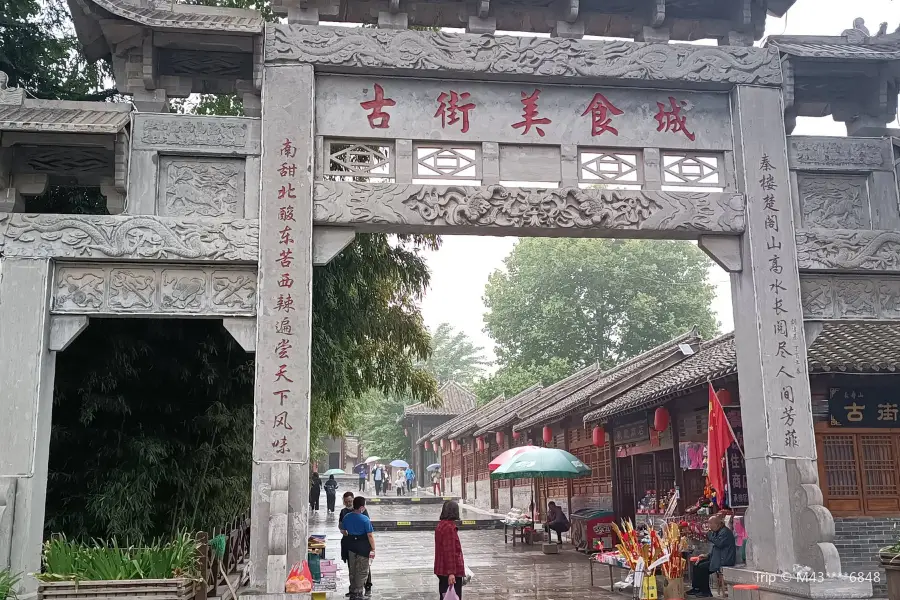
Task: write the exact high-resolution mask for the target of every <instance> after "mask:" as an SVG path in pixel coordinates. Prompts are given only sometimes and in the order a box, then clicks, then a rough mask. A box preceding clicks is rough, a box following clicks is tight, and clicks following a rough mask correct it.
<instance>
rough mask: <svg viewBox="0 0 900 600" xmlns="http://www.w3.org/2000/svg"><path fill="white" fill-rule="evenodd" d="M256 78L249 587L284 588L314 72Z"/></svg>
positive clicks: (302, 524)
mask: <svg viewBox="0 0 900 600" xmlns="http://www.w3.org/2000/svg"><path fill="white" fill-rule="evenodd" d="M264 77H265V85H264V87H263V96H262V111H263V132H262V159H261V165H262V172H261V175H260V178H261V182H262V183H261V196H260V203H259V205H260V220H259V246H260V248H259V251H260V253H259V292H258V298H259V300H258V305H257V344H256V384H255V389H254V423H253V490H252V497H251V502H252V508H251V515H252V517H251V518H252V521H251V557H250V561H251V570H250V587H251V589H252V590H253V591H256V592H267V593H284V584H285V580H286V578H287V572H288V569H289V568H290V566H291V565H292V564H293V563H295V562H298V561H301V560H303V559H305V558H306V545H307V543H306V541H307V536H308V533H307V531H308V523H307V518H308V512H309V503H308V494H309V419H310V415H309V410H310V407H309V402H310V343H311V335H312V333H311V331H312V306H311V304H312V269H313V266H312V265H313V261H312V175H313V156H314V150H313V149H314V137H313V135H314V132H313V114H314V113H313V97H314V92H313V89H314V83H315V78H314V76H313V69H312V67H311V66H309V65H298V66H289V67H266V68H265V75H264Z"/></svg>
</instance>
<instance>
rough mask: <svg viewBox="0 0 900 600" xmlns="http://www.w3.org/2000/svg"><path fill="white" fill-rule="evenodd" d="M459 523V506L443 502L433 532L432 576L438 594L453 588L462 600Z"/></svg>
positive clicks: (462, 564)
mask: <svg viewBox="0 0 900 600" xmlns="http://www.w3.org/2000/svg"><path fill="white" fill-rule="evenodd" d="M457 521H459V504H457V503H456V502H454V501H453V500H447V501H446V502H444V508H443V510H441V518H440V522H439V523H438V526H437V529H435V530H434V574H435V575H437V578H438V594H440V596H439V597H440V599H441V600H443V598H444V594H446V593H447V590H448V589H450V586H453V590H454V591H455V592H456V595H457V597H458V598H459V600H462V584H463V579H464V578H465V576H466V563H465V559H464V558H463V551H462V544H461V543H460V542H459V533H458V532H457V530H456V522H457Z"/></svg>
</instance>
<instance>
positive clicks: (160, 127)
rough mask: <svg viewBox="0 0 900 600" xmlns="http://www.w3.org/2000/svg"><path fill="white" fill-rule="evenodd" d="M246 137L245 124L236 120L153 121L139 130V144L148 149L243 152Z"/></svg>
mask: <svg viewBox="0 0 900 600" xmlns="http://www.w3.org/2000/svg"><path fill="white" fill-rule="evenodd" d="M248 135H249V125H248V123H247V122H245V121H242V120H238V119H215V118H207V119H199V118H198V119H191V118H178V117H177V116H172V117H154V118H149V119H147V120H146V121H145V122H144V123H143V124H142V126H141V128H140V140H141V142H142V143H143V144H146V145H148V146H185V147H191V146H225V147H233V148H243V147H244V146H246V144H247V137H248Z"/></svg>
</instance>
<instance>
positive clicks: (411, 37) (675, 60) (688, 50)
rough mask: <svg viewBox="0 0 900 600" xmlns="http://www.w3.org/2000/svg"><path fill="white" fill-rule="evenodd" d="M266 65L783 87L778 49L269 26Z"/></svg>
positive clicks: (347, 28)
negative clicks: (305, 64) (293, 63)
mask: <svg viewBox="0 0 900 600" xmlns="http://www.w3.org/2000/svg"><path fill="white" fill-rule="evenodd" d="M266 62H269V63H273V62H304V63H312V64H315V65H322V66H334V67H338V68H341V69H347V68H359V69H364V70H365V71H366V72H367V73H371V72H372V71H373V70H376V69H377V70H393V69H408V70H441V71H444V72H454V73H469V74H491V75H529V76H546V77H568V78H579V77H591V78H594V77H603V78H606V79H631V80H633V79H640V80H654V81H673V80H680V81H689V82H694V83H732V84H738V83H744V84H757V85H780V84H781V67H780V62H779V58H778V53H777V51H776V50H775V49H774V48H752V47H736V46H691V45H686V44H673V45H667V44H645V43H635V42H625V41H593V40H591V41H589V40H579V39H566V38H539V37H513V36H493V35H474V34H463V33H448V32H433V31H415V30H401V31H390V30H383V29H361V28H349V27H323V26H304V25H272V24H267V26H266Z"/></svg>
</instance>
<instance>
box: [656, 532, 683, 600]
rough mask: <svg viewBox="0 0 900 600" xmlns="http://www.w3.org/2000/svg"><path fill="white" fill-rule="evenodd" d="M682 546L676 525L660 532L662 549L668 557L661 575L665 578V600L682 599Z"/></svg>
mask: <svg viewBox="0 0 900 600" xmlns="http://www.w3.org/2000/svg"><path fill="white" fill-rule="evenodd" d="M683 546H684V544H683V543H682V538H681V527H679V526H678V523H669V524H667V525H666V526H665V527H664V528H663V530H662V547H663V550H664V552H665V553H667V554H668V555H669V560H668V562H665V563H663V565H662V574H663V575H664V576H665V578H666V584H665V587H664V588H663V596H664V597H665V598H666V599H667V600H675V599H680V598H684V570H685V568H686V567H687V561H686V560H685V559H684V558H682V556H681V550H682V548H683Z"/></svg>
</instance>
